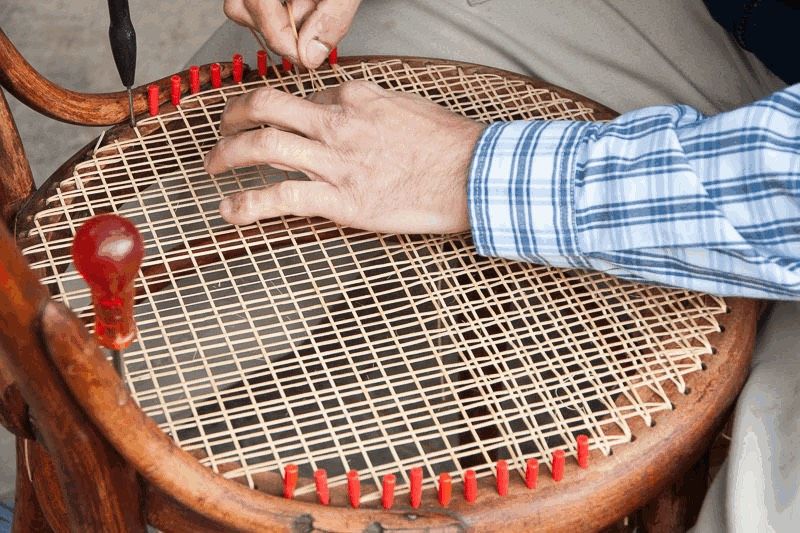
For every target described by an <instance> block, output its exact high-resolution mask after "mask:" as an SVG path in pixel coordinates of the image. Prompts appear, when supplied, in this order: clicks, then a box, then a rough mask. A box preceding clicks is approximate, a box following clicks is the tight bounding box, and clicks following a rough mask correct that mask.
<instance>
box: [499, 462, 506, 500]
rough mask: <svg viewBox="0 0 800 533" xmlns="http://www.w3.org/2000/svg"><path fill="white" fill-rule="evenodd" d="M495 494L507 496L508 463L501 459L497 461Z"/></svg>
mask: <svg viewBox="0 0 800 533" xmlns="http://www.w3.org/2000/svg"><path fill="white" fill-rule="evenodd" d="M497 494H499V495H500V496H505V495H506V494H508V463H507V462H506V461H504V460H503V459H500V460H499V461H497Z"/></svg>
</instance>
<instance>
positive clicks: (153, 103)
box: [147, 83, 158, 117]
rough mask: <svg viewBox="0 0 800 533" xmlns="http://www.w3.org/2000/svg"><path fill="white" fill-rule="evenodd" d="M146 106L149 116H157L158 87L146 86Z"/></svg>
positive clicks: (153, 85) (154, 85)
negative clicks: (147, 106)
mask: <svg viewBox="0 0 800 533" xmlns="http://www.w3.org/2000/svg"><path fill="white" fill-rule="evenodd" d="M147 104H148V105H149V107H150V116H151V117H154V116H156V115H158V85H156V84H155V83H154V84H152V85H148V86H147Z"/></svg>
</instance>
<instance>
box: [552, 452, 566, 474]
mask: <svg viewBox="0 0 800 533" xmlns="http://www.w3.org/2000/svg"><path fill="white" fill-rule="evenodd" d="M562 479H564V450H556V451H554V452H553V481H561V480H562Z"/></svg>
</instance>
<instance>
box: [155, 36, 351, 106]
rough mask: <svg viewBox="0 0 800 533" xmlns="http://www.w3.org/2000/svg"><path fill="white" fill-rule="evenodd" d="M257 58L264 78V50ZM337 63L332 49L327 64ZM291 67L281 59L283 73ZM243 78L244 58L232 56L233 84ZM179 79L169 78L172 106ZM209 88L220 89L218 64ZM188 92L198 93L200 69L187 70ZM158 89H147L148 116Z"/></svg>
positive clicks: (178, 98) (177, 98)
mask: <svg viewBox="0 0 800 533" xmlns="http://www.w3.org/2000/svg"><path fill="white" fill-rule="evenodd" d="M257 58H258V75H259V76H266V75H267V67H268V60H267V52H266V50H259V51H258V54H257ZM338 61H339V54H338V52H337V50H336V48H334V49H333V50H331V53H330V56H329V57H328V62H329V63H330V64H331V65H335V64H336V63H338ZM292 68H294V67H293V65H292V63H291V61H289V60H288V59H286V58H283V71H284V72H289V71H290V70H292ZM243 77H244V58H243V57H242V55H241V54H236V55H234V56H233V73H232V78H233V82H234V83H241V82H242V78H243ZM181 82H182V80H181V77H180V76H179V75H178V74H175V75H174V76H172V77H171V78H170V83H171V85H170V101H171V102H172V105H178V104H180V103H181ZM211 86H212V87H213V88H215V89H219V88H220V87H222V72H221V69H220V65H219V63H214V64H213V65H211ZM189 92H190V93H191V94H195V93H198V92H200V67H198V66H197V65H194V66H192V67H190V68H189ZM158 93H159V88H158V85H156V84H152V85H149V86H148V87H147V102H148V106H149V108H150V116H151V117H154V116H156V115H158V108H159V103H158V98H159V95H158Z"/></svg>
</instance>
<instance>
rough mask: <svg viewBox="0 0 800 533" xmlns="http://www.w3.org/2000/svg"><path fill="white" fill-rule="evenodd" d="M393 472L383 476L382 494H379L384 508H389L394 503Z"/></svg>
mask: <svg viewBox="0 0 800 533" xmlns="http://www.w3.org/2000/svg"><path fill="white" fill-rule="evenodd" d="M396 481H397V480H396V479H395V477H394V474H386V475H385V476H383V494H381V504H382V505H383V508H384V509H387V510H388V509H391V508H392V505H394V485H395V483H396Z"/></svg>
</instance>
